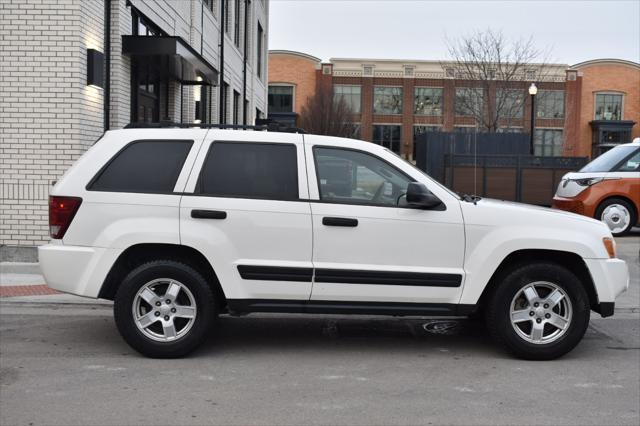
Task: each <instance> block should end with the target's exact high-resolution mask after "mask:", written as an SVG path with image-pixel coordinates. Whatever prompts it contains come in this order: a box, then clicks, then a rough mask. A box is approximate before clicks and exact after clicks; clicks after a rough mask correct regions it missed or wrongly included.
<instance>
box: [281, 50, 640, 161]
mask: <svg viewBox="0 0 640 426" xmlns="http://www.w3.org/2000/svg"><path fill="white" fill-rule="evenodd" d="M296 57H300V58H302V57H304V58H305V59H295V58H296ZM312 69H315V76H316V77H315V87H316V88H318V87H322V85H325V86H327V87H331V88H332V90H333V91H334V94H335V95H337V96H340V97H342V98H343V99H344V100H345V101H346V102H347V103H348V104H349V105H350V106H351V109H352V111H353V112H354V116H353V118H352V119H353V121H354V123H357V124H358V125H359V126H360V137H361V138H362V139H363V140H366V141H371V142H375V143H378V144H381V145H384V146H386V147H388V148H390V149H392V150H393V151H395V152H396V153H398V154H400V155H402V156H404V157H405V158H412V155H413V152H414V151H413V145H414V138H415V137H416V136H417V135H418V134H420V133H422V132H428V131H445V132H452V131H453V132H469V131H475V129H476V124H475V119H474V118H473V117H470V116H469V114H467V113H466V112H465V111H464V109H463V108H461V107H460V105H458V103H459V101H457V99H459V98H460V97H461V96H464V94H465V92H466V91H468V90H474V82H471V81H465V80H463V79H460V78H456V76H455V72H454V70H453V66H452V67H451V68H449V67H448V66H447V63H446V62H444V63H443V62H440V61H408V60H380V59H331V60H330V61H329V62H327V63H322V62H321V61H320V60H318V59H317V58H313V57H311V56H309V55H306V54H302V53H298V52H287V51H277V52H273V54H272V53H271V52H270V61H269V71H270V75H269V93H270V95H269V109H270V111H271V108H272V106H273V105H274V104H273V103H274V102H275V101H277V102H278V105H277V108H278V112H279V113H280V114H282V113H286V112H287V111H290V112H296V113H299V111H300V110H299V105H300V102H301V99H300V98H301V97H304V98H306V97H309V96H311V95H312V93H310V92H309V90H308V89H305V90H304V91H302V93H303V94H304V95H303V96H302V95H301V93H300V92H301V91H299V90H298V89H297V88H298V87H300V86H301V84H302V81H304V86H305V87H307V86H309V84H310V82H312V81H313V78H312V77H311V70H312ZM297 71H299V72H297ZM274 75H277V78H275V79H274ZM639 81H640V65H639V64H636V63H633V62H628V61H619V60H596V61H589V62H585V63H582V64H577V65H575V66H573V67H570V66H569V65H566V64H549V65H545V66H544V67H541V66H537V65H535V64H534V65H532V66H531V67H529V68H528V69H527V70H525V75H524V76H523V78H522V81H520V82H518V83H516V84H515V85H514V86H513V91H514V100H515V102H517V104H518V105H519V108H516V109H515V110H514V111H516V112H515V113H513V114H511V115H512V116H511V117H509V118H507V119H502V120H501V123H500V126H501V127H500V128H499V129H498V131H507V132H526V133H529V132H530V128H531V109H532V102H531V97H530V96H529V94H528V91H527V89H528V87H529V86H530V84H531V83H535V84H536V86H537V89H538V92H537V95H536V97H535V115H534V116H535V118H534V126H535V131H534V149H535V154H537V155H556V156H557V155H568V156H591V155H593V154H595V155H597V154H599V153H601V152H602V151H603V150H606V149H608V148H610V147H611V146H612V144H615V143H622V142H625V141H630V140H631V137H632V135H637V134H638V132H639V126H638V125H637V123H638V122H640V112H639V111H638V105H639V102H638V97H639V96H640V84H639ZM272 82H273V84H272ZM276 86H277V87H276ZM285 88H286V89H285ZM276 92H277V96H272V94H276ZM286 96H290V97H291V98H295V101H294V100H293V99H291V100H288V99H283V97H286ZM492 96H493V97H494V99H495V93H489V96H487V97H486V99H485V102H491V99H492ZM612 96H613V98H612ZM286 108H289V109H286ZM607 108H608V109H612V110H615V111H614V113H612V114H609V113H608V112H607V113H606V114H605V113H604V110H605V109H607ZM597 111H599V112H597ZM602 121H604V123H600V124H598V122H602ZM621 127H622V128H624V129H627V131H626V133H625V131H621V130H615V129H619V128H621ZM602 129H609V131H606V130H602ZM612 129H614V130H612ZM614 131H615V132H617V133H614ZM603 138H606V139H607V141H605V140H604V139H603Z"/></svg>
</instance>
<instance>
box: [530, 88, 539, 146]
mask: <svg viewBox="0 0 640 426" xmlns="http://www.w3.org/2000/svg"><path fill="white" fill-rule="evenodd" d="M537 93H538V87H537V86H536V84H535V83H531V86H529V94H530V95H531V133H530V134H529V154H531V155H533V152H534V149H533V132H534V131H535V121H536V117H535V114H536V112H535V111H536V94H537Z"/></svg>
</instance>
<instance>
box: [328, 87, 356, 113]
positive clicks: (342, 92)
mask: <svg viewBox="0 0 640 426" xmlns="http://www.w3.org/2000/svg"><path fill="white" fill-rule="evenodd" d="M333 94H334V96H335V101H336V102H340V101H341V100H343V101H344V102H345V103H346V104H347V106H348V107H349V110H350V111H351V112H352V113H354V114H360V102H361V99H362V95H361V92H360V86H345V85H341V84H340V85H335V86H333Z"/></svg>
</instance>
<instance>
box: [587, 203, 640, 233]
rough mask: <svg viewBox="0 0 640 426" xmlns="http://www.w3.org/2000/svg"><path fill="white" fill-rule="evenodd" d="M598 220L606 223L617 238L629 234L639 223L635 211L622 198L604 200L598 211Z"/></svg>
mask: <svg viewBox="0 0 640 426" xmlns="http://www.w3.org/2000/svg"><path fill="white" fill-rule="evenodd" d="M596 219H598V220H601V221H602V222H604V223H606V224H607V226H608V227H609V230H610V231H611V234H613V235H615V236H616V237H617V236H620V235H624V234H626V233H627V232H629V231H630V230H631V228H632V227H633V226H634V225H635V224H636V222H637V217H636V212H635V209H634V208H633V206H632V205H631V203H629V202H628V201H627V200H623V199H622V198H609V199H608V200H604V201H603V202H602V203H601V204H600V205H599V206H598V209H597V210H596Z"/></svg>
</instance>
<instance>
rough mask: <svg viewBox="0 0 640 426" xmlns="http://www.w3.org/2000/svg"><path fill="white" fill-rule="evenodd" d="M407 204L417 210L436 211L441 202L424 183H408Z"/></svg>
mask: <svg viewBox="0 0 640 426" xmlns="http://www.w3.org/2000/svg"><path fill="white" fill-rule="evenodd" d="M407 204H409V206H411V207H415V208H419V209H436V208H437V207H440V206H444V204H442V201H440V199H439V198H438V197H436V196H435V195H433V193H432V192H431V191H429V190H428V189H427V187H426V186H425V184H424V183H419V182H410V183H409V186H408V187H407Z"/></svg>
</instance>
